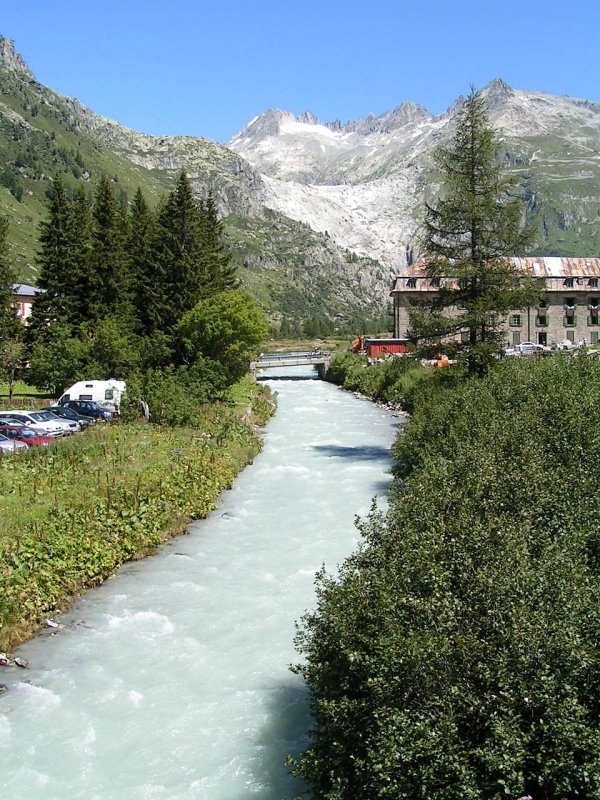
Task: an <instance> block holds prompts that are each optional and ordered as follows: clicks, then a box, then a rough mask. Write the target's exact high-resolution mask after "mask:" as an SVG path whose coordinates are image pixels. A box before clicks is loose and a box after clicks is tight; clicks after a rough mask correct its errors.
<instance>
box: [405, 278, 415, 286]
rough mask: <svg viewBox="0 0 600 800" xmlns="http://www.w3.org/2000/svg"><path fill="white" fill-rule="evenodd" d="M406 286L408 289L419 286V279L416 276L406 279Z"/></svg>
mask: <svg viewBox="0 0 600 800" xmlns="http://www.w3.org/2000/svg"><path fill="white" fill-rule="evenodd" d="M406 288H407V289H416V288H417V279H416V278H408V280H407V281H406Z"/></svg>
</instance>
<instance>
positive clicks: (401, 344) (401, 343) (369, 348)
mask: <svg viewBox="0 0 600 800" xmlns="http://www.w3.org/2000/svg"><path fill="white" fill-rule="evenodd" d="M363 346H364V349H365V352H366V354H367V355H368V356H369V358H385V356H387V355H393V356H396V355H399V354H402V353H408V339H370V338H369V337H368V336H365V337H364V339H363Z"/></svg>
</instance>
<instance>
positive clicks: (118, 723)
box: [0, 368, 398, 800]
mask: <svg viewBox="0 0 600 800" xmlns="http://www.w3.org/2000/svg"><path fill="white" fill-rule="evenodd" d="M280 375H282V376H283V375H285V376H288V378H289V376H290V373H289V370H282V371H281V372H280ZM292 375H293V376H294V378H295V379H288V378H286V379H283V380H282V379H276V378H275V372H274V371H273V370H272V371H271V373H270V377H271V376H272V377H273V379H272V380H270V385H271V387H272V389H274V390H277V391H278V393H279V394H278V406H279V408H278V412H277V414H276V416H275V418H274V419H273V420H272V421H271V422H270V423H269V426H268V428H267V431H266V435H265V443H264V444H265V446H264V449H263V451H262V453H261V454H260V455H259V456H258V457H257V458H256V460H255V461H254V464H253V465H251V466H250V467H248V468H247V469H246V470H245V471H244V472H243V473H242V474H241V475H240V476H239V478H238V479H237V481H236V484H235V486H234V488H233V489H232V490H231V491H229V492H226V493H225V495H224V496H223V502H222V503H221V505H220V506H219V508H218V509H217V510H216V511H215V512H214V513H213V514H212V515H211V516H210V517H209V518H208V519H206V520H202V521H200V522H197V523H194V524H193V525H191V526H190V532H189V534H188V535H187V536H182V537H180V538H178V539H176V540H174V541H172V542H171V543H169V544H168V545H167V546H165V547H164V548H163V549H162V550H161V551H160V552H159V553H158V554H157V555H156V556H154V557H152V558H148V559H146V560H144V561H140V562H135V563H131V564H128V565H126V566H125V567H123V568H122V569H121V570H120V572H119V573H118V574H117V576H116V577H115V578H114V579H112V580H110V581H107V582H106V583H105V584H104V585H103V586H101V587H100V588H99V589H96V590H94V591H91V592H89V593H88V594H86V595H85V596H84V597H82V598H81V599H80V600H78V601H77V603H76V605H75V606H74V607H73V608H72V610H71V611H70V612H68V613H66V614H63V615H61V616H60V617H59V619H60V622H61V624H62V625H63V626H64V627H63V628H61V629H60V630H59V631H58V632H57V633H56V634H55V635H52V634H51V632H50V630H49V629H48V630H47V631H45V632H44V633H43V634H42V635H41V636H39V637H38V638H36V639H35V640H33V641H32V642H29V643H27V644H26V645H24V646H22V647H21V648H19V651H18V655H20V656H21V657H22V658H26V659H28V660H29V662H30V668H29V669H28V670H18V671H14V672H5V671H3V670H0V681H2V682H4V683H7V684H9V686H10V691H9V692H8V693H6V694H4V695H3V696H2V697H0V796H1V797H2V798H6V800H42V799H43V800H149V799H150V798H152V799H153V800H154V799H155V798H156V799H159V800H199V799H202V800H250V798H252V800H292V798H293V797H294V795H295V794H296V792H297V791H298V789H299V788H300V786H299V784H298V782H297V781H296V780H295V779H293V778H292V777H290V775H289V774H288V770H287V767H286V766H285V763H284V762H285V758H286V756H287V755H288V754H290V753H291V754H297V753H299V752H300V751H301V750H302V749H303V747H304V746H305V744H306V741H307V739H306V736H307V730H308V727H309V724H310V720H309V717H308V712H307V697H306V692H305V689H304V687H303V684H302V682H301V681H300V679H299V678H297V677H296V676H295V675H293V674H292V673H291V672H290V671H289V669H288V666H289V664H290V663H292V662H294V661H297V660H298V656H297V654H296V652H295V650H294V646H293V637H294V632H295V622H296V620H299V619H300V617H301V616H302V614H303V612H304V611H305V610H306V609H307V608H310V607H312V606H313V604H314V575H315V572H316V571H317V570H318V569H319V568H320V567H321V565H322V564H323V563H324V564H325V565H326V566H327V568H328V569H329V571H335V570H336V567H337V565H338V564H339V563H340V562H341V561H342V560H343V558H344V557H345V556H346V555H348V554H349V553H350V552H351V551H352V550H353V549H354V547H355V546H356V544H357V542H358V538H359V537H358V533H357V531H356V529H355V527H354V517H355V515H356V514H359V515H365V514H366V513H367V512H368V510H369V507H370V505H371V499H372V497H373V496H375V495H379V496H380V498H382V499H381V501H380V503H384V502H385V493H386V490H387V487H388V485H389V475H388V474H387V470H388V469H389V466H390V464H389V458H388V451H389V448H390V445H391V443H392V441H393V437H394V435H395V432H396V425H397V423H398V420H397V419H395V418H393V417H392V416H390V415H389V414H387V413H386V412H385V411H383V410H381V409H379V408H377V407H375V406H373V405H371V404H370V403H368V402H366V401H362V400H357V399H356V398H354V397H352V396H351V395H348V394H346V393H343V392H342V391H340V390H339V389H337V388H335V387H333V386H331V385H329V384H326V383H323V382H321V381H317V380H309V378H311V377H312V375H313V373H312V371H311V369H310V368H297V369H296V370H295V371H292ZM299 378H303V379H299Z"/></svg>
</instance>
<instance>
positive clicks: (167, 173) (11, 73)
mask: <svg viewBox="0 0 600 800" xmlns="http://www.w3.org/2000/svg"><path fill="white" fill-rule="evenodd" d="M181 169H185V170H186V171H187V173H188V175H189V177H190V179H191V182H192V185H193V188H194V190H195V192H196V193H197V194H198V195H199V196H206V194H207V193H208V192H209V191H210V192H212V193H213V195H214V197H215V198H216V200H217V203H218V206H219V210H220V212H221V214H222V215H223V216H224V218H225V225H226V232H227V238H228V242H229V247H230V249H231V251H232V253H233V255H234V258H235V260H236V262H237V264H238V265H239V274H240V278H241V280H242V283H243V284H244V285H245V286H246V287H247V288H249V289H250V290H251V291H252V292H253V293H254V294H255V296H257V297H258V298H259V299H260V301H261V302H262V303H263V305H264V306H265V308H266V309H267V310H268V311H269V312H270V314H271V316H272V317H273V318H274V319H277V317H278V316H281V315H282V314H284V313H285V314H286V315H288V316H290V317H294V316H298V317H302V318H306V317H310V316H318V317H330V318H333V317H334V316H336V315H341V316H342V317H353V316H355V315H357V314H359V315H364V316H367V317H373V316H380V315H381V314H382V309H384V308H385V305H386V304H387V301H388V293H389V285H390V276H389V274H388V273H385V274H384V272H383V270H382V268H381V265H379V264H377V263H376V262H375V261H374V260H373V259H369V258H364V257H359V256H357V255H356V254H354V253H351V252H350V251H349V250H347V249H346V248H345V247H343V246H341V245H339V244H336V243H335V242H334V241H332V240H331V239H330V238H329V237H327V236H325V235H322V234H319V233H317V232H313V231H311V230H310V229H309V228H308V227H307V226H305V225H303V224H302V223H299V222H297V221H294V220H292V219H287V218H285V217H284V216H283V215H281V214H278V213H276V212H273V211H270V210H269V209H267V208H266V207H265V206H264V203H263V199H264V196H265V194H266V189H265V185H264V181H263V179H262V177H261V176H260V174H259V173H258V172H257V171H256V170H255V169H254V168H253V167H252V166H251V165H250V164H249V163H248V161H246V160H245V159H244V158H243V157H241V156H239V155H238V154H237V153H235V152H234V151H232V150H230V149H227V148H225V147H223V146H222V145H220V144H217V143H216V142H212V141H210V140H209V139H205V138H198V137H191V136H164V137H161V136H148V135H146V134H143V133H138V132H137V131H133V130H131V129H129V128H126V127H125V126H123V125H121V124H120V123H118V122H115V121H113V120H110V119H107V118H106V117H103V116H100V115H98V114H95V113H94V112H93V111H91V110H90V109H88V108H87V107H86V106H84V105H83V104H82V103H81V102H80V101H79V100H77V99H74V98H70V97H66V96H63V95H61V94H59V93H57V92H54V91H52V90H51V89H48V88H47V87H45V86H44V85H43V84H41V83H39V82H38V81H37V80H36V78H35V76H34V75H33V73H32V72H31V70H30V69H29V67H28V66H27V64H26V63H25V61H24V60H23V59H22V58H21V56H20V55H19V54H18V53H17V52H16V50H15V48H14V43H13V42H12V41H10V40H8V39H5V38H2V37H0V213H5V214H7V215H8V216H9V218H10V221H11V225H10V244H11V246H12V255H13V260H14V261H15V264H16V266H17V270H18V278H19V280H22V281H26V282H28V283H35V280H36V273H37V266H36V262H35V251H36V248H37V234H38V230H39V223H40V220H41V219H42V218H43V217H44V215H45V194H46V192H47V190H48V187H49V185H50V181H51V180H52V176H53V175H54V174H56V173H57V172H61V173H62V174H63V177H64V179H65V181H66V183H67V186H68V187H70V188H71V189H73V190H74V189H75V188H76V187H77V185H80V184H82V183H84V184H86V185H87V186H88V187H89V188H88V192H89V194H90V195H91V194H92V193H93V190H94V186H95V182H96V180H97V179H98V177H99V176H100V174H102V173H104V174H107V175H108V176H109V177H112V179H113V182H114V189H115V192H116V194H117V196H119V197H120V198H122V199H126V198H129V199H131V198H132V197H133V194H134V192H135V189H136V188H137V186H140V187H141V188H142V190H143V192H144V194H145V196H146V197H147V199H148V201H149V202H150V203H151V205H155V204H156V203H157V202H158V200H159V198H160V197H161V196H163V195H164V194H165V193H166V191H167V190H168V189H169V188H170V187H171V186H172V185H173V179H174V177H175V176H176V175H177V173H178V172H179V170H181Z"/></svg>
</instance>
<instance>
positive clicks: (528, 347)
mask: <svg viewBox="0 0 600 800" xmlns="http://www.w3.org/2000/svg"><path fill="white" fill-rule="evenodd" d="M550 352H551V351H550V348H549V347H546V345H545V344H537V342H521V343H520V344H515V345H514V346H513V347H509V348H508V349H506V350H505V351H504V353H505V355H507V356H532V355H539V354H541V353H550Z"/></svg>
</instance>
